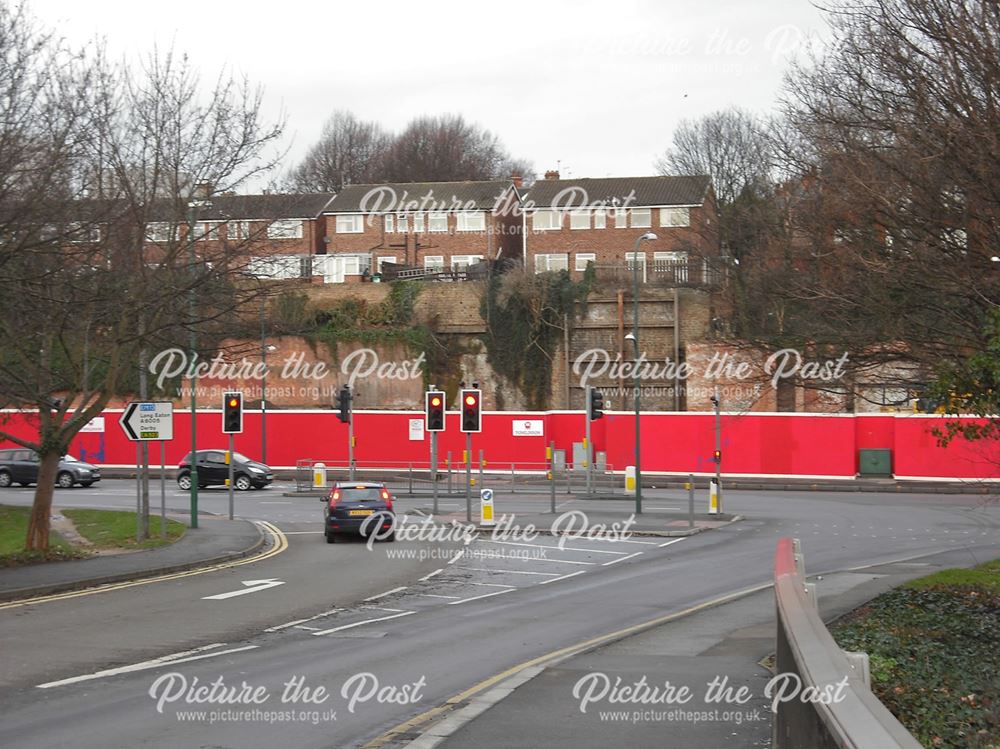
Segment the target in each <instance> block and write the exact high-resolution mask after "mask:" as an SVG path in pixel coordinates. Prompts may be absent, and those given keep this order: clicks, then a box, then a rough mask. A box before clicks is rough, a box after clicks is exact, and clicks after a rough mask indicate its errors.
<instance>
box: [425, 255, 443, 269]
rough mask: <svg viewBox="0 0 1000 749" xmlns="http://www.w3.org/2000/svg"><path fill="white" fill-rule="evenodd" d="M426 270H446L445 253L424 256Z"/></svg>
mask: <svg viewBox="0 0 1000 749" xmlns="http://www.w3.org/2000/svg"><path fill="white" fill-rule="evenodd" d="M424 270H437V271H442V270H444V255H427V256H425V257H424Z"/></svg>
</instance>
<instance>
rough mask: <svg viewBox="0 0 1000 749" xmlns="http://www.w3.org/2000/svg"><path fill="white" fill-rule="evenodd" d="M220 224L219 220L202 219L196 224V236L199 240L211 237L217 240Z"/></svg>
mask: <svg viewBox="0 0 1000 749" xmlns="http://www.w3.org/2000/svg"><path fill="white" fill-rule="evenodd" d="M220 226H222V222H221V221H202V222H201V224H199V226H198V234H197V237H198V239H199V240H205V239H211V240H217V239H218V238H219V227H220Z"/></svg>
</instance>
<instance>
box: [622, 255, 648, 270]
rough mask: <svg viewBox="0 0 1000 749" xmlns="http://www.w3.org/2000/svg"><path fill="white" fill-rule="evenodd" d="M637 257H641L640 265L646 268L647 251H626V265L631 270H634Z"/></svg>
mask: <svg viewBox="0 0 1000 749" xmlns="http://www.w3.org/2000/svg"><path fill="white" fill-rule="evenodd" d="M636 257H638V258H639V267H640V268H645V267H646V253H645V252H640V253H638V254H637V253H635V252H626V253H625V266H626V267H627V268H628V269H629V270H632V267H633V264H634V263H635V259H636Z"/></svg>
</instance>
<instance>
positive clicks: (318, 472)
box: [313, 463, 326, 489]
mask: <svg viewBox="0 0 1000 749" xmlns="http://www.w3.org/2000/svg"><path fill="white" fill-rule="evenodd" d="M325 488H326V464H325V463H316V464H315V465H314V466H313V489H325Z"/></svg>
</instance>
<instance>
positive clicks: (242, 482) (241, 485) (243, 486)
mask: <svg viewBox="0 0 1000 749" xmlns="http://www.w3.org/2000/svg"><path fill="white" fill-rule="evenodd" d="M252 485H253V482H252V481H250V477H249V476H247V475H246V474H245V473H241V474H240V475H239V476H237V477H236V478H235V479H233V486H235V487H236V488H237V489H239V490H240V491H241V492H245V491H247V490H248V489H249V488H250V487H251V486H252Z"/></svg>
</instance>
